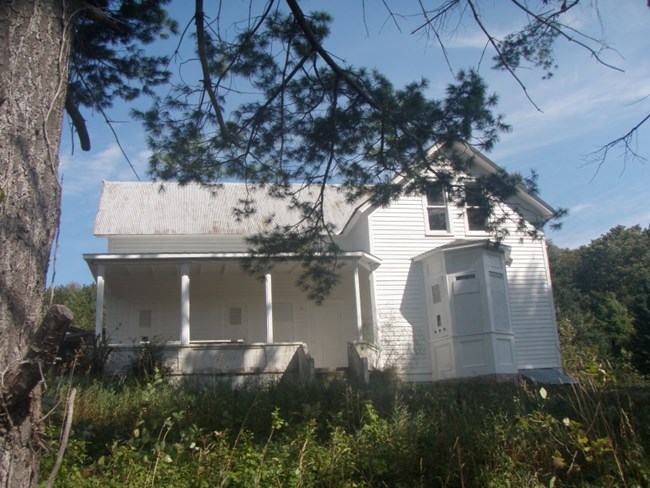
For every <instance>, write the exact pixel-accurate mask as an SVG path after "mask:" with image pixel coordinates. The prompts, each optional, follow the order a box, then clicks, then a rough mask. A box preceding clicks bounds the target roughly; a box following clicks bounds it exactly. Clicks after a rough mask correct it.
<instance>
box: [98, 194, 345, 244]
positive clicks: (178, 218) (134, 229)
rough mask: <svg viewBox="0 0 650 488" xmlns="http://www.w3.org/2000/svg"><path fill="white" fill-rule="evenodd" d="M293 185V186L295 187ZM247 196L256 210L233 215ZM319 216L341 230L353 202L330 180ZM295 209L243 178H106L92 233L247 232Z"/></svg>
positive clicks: (283, 220) (291, 218)
mask: <svg viewBox="0 0 650 488" xmlns="http://www.w3.org/2000/svg"><path fill="white" fill-rule="evenodd" d="M298 188H299V187H298V186H296V190H297V189H298ZM316 197H317V193H316V190H315V189H303V190H302V191H301V199H302V201H314V200H315V199H316ZM246 199H248V200H251V201H252V204H253V205H254V207H255V208H256V212H255V213H254V214H253V215H251V216H250V217H248V218H243V219H241V220H238V219H236V218H235V216H234V213H233V209H235V208H236V207H238V206H240V204H241V201H242V200H246ZM324 200H325V201H324V214H325V220H326V221H327V222H329V223H332V224H334V225H335V226H336V228H337V229H339V230H340V229H342V228H343V227H344V226H345V223H346V222H347V221H348V219H349V218H350V216H351V215H352V213H353V212H354V209H355V208H356V205H354V204H350V203H347V202H346V200H345V196H344V195H343V193H342V192H340V191H339V187H338V186H336V185H329V186H328V187H327V189H326V192H325V199H324ZM298 218H299V212H298V211H296V210H292V209H289V208H287V201H286V200H282V199H279V198H276V197H273V196H271V195H269V193H268V191H267V189H264V188H255V187H252V186H251V185H247V184H245V183H223V184H221V185H220V186H219V187H210V186H206V185H201V184H198V183H188V184H185V185H180V184H178V183H157V182H109V181H104V188H103V191H102V196H101V199H100V202H99V210H98V212H97V218H96V220H95V227H94V230H93V233H94V234H95V235H96V236H111V235H200V234H218V235H250V234H254V233H257V232H261V231H264V230H270V229H272V228H273V226H274V225H291V224H294V223H295V222H296V221H297V219H298Z"/></svg>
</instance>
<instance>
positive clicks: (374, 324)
mask: <svg viewBox="0 0 650 488" xmlns="http://www.w3.org/2000/svg"><path fill="white" fill-rule="evenodd" d="M368 287H369V288H368V289H369V291H370V293H369V295H370V310H371V317H372V337H369V338H368V339H369V340H370V341H371V342H372V343H374V344H379V338H378V333H379V332H378V331H379V326H378V324H379V319H378V317H377V299H376V297H375V266H372V265H371V268H370V272H369V274H368Z"/></svg>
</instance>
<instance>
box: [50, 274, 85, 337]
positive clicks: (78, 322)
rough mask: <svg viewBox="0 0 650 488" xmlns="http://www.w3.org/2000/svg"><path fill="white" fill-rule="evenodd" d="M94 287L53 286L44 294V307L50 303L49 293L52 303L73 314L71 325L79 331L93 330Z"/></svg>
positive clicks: (74, 284)
mask: <svg viewBox="0 0 650 488" xmlns="http://www.w3.org/2000/svg"><path fill="white" fill-rule="evenodd" d="M96 288H97V287H96V285H95V284H91V285H79V284H78V283H70V284H67V285H59V286H55V287H54V289H53V290H49V291H48V292H47V293H46V294H45V302H46V306H47V305H49V302H50V292H52V293H53V299H52V303H59V304H61V305H65V306H66V307H68V308H69V309H70V310H71V311H72V313H73V314H74V322H73V325H74V326H75V327H79V328H80V329H87V330H93V329H94V328H95V296H96Z"/></svg>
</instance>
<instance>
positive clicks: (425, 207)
mask: <svg viewBox="0 0 650 488" xmlns="http://www.w3.org/2000/svg"><path fill="white" fill-rule="evenodd" d="M440 191H441V192H442V204H434V205H431V204H429V198H428V194H427V193H426V192H425V193H423V194H422V211H423V216H424V230H425V235H427V236H440V235H445V236H447V235H450V234H451V216H450V214H449V198H448V196H447V192H446V191H445V189H444V188H441V189H440ZM430 208H432V209H434V208H435V209H443V210H444V216H445V226H446V227H445V229H431V226H430V223H431V221H430V220H429V209H430Z"/></svg>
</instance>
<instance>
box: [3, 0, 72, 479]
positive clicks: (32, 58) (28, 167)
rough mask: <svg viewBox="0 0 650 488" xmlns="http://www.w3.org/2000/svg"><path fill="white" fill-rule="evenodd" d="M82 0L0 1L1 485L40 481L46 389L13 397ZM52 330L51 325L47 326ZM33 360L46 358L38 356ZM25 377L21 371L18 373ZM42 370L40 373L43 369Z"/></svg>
mask: <svg viewBox="0 0 650 488" xmlns="http://www.w3.org/2000/svg"><path fill="white" fill-rule="evenodd" d="M75 3H76V2H75V0H68V1H66V0H14V1H12V2H9V1H5V0H2V1H0V392H1V393H2V395H1V396H0V487H3V488H4V487H12V488H14V487H32V486H36V482H37V475H38V468H39V450H40V448H39V446H40V430H39V427H40V415H41V411H40V410H41V408H40V407H41V405H40V389H39V387H38V386H37V387H36V388H33V386H29V389H30V390H31V392H30V393H29V394H27V395H22V396H20V397H17V399H14V401H9V400H8V398H9V397H8V396H6V394H7V392H6V390H5V389H6V387H7V384H8V380H9V377H10V376H11V375H12V374H17V373H16V371H17V369H16V368H17V367H18V365H19V364H20V363H23V364H25V363H24V361H30V360H29V359H28V358H29V357H30V354H33V353H34V352H37V353H38V352H39V351H41V347H42V345H41V344H37V342H38V338H39V337H40V336H42V334H38V335H36V334H35V331H36V328H37V326H38V324H39V323H40V322H41V320H42V318H43V306H42V299H43V293H44V289H45V276H46V273H47V267H48V262H49V257H50V249H51V247H52V241H53V239H54V235H55V232H56V229H57V227H58V224H59V216H60V186H59V182H58V177H57V176H58V165H59V160H58V152H59V143H60V138H61V124H62V116H63V108H64V102H65V95H66V85H67V77H68V60H69V51H70V49H69V47H70V37H71V35H72V29H71V25H70V22H71V18H72V14H73V9H74V4H75ZM46 335H47V334H46ZM30 364H32V366H33V367H34V368H41V367H42V366H43V364H42V363H41V362H39V361H33V362H31V363H30ZM18 379H21V378H18ZM37 379H38V378H37Z"/></svg>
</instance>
